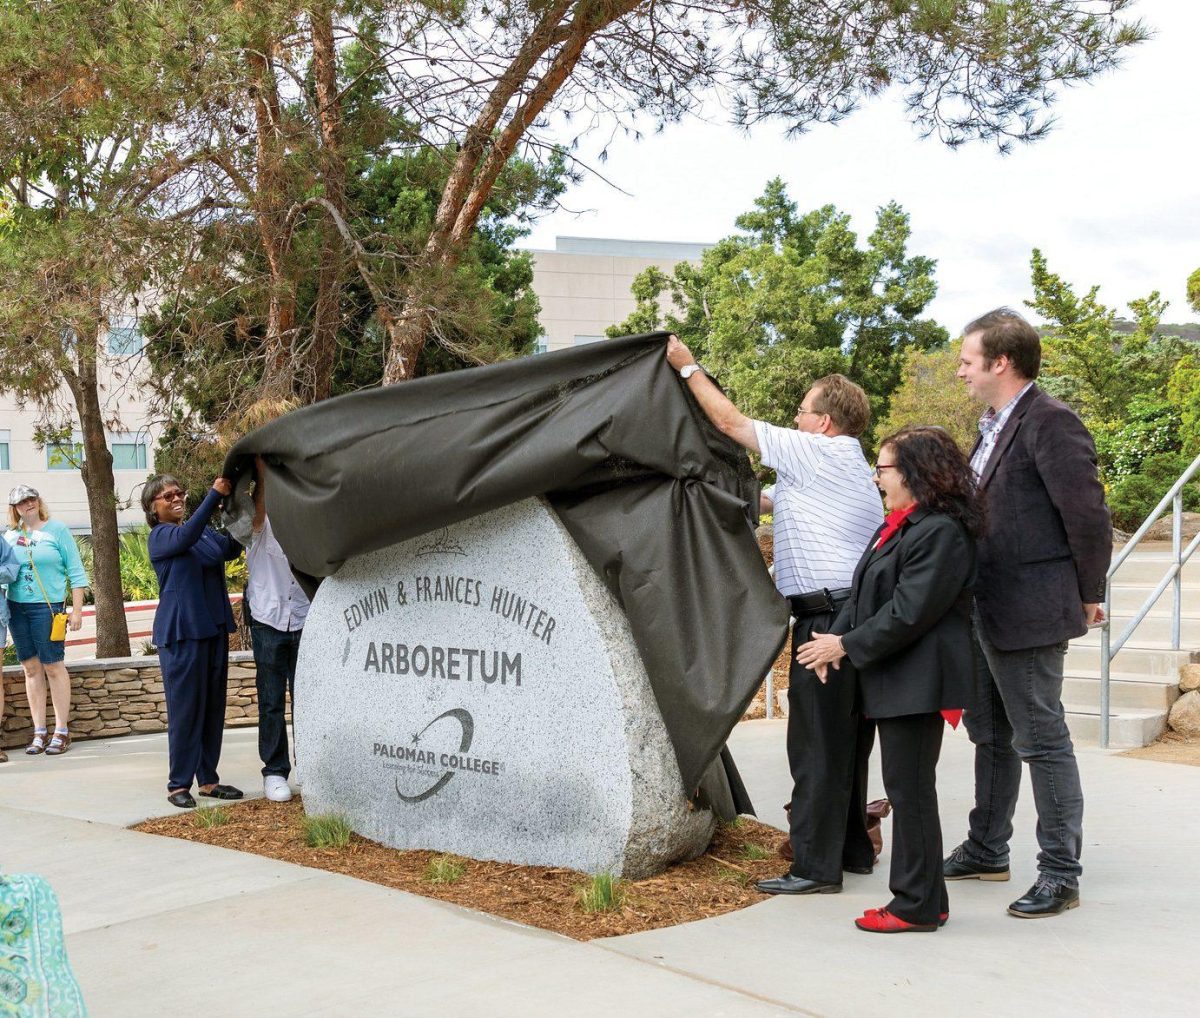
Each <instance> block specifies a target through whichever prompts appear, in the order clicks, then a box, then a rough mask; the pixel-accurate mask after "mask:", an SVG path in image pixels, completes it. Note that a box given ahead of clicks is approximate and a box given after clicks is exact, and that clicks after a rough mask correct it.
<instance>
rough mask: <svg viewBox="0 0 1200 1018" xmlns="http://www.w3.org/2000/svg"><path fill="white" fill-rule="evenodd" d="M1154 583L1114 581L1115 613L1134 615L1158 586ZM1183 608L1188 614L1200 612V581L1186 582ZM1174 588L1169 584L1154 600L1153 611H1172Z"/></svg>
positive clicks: (1113, 605)
mask: <svg viewBox="0 0 1200 1018" xmlns="http://www.w3.org/2000/svg"><path fill="white" fill-rule="evenodd" d="M1157 585H1158V584H1157V582H1154V583H1125V582H1121V583H1114V584H1113V588H1112V609H1113V614H1114V615H1122V614H1124V615H1132V614H1133V613H1135V612H1137V611H1139V610H1140V609H1141V607H1142V604H1143V603H1144V602H1145V600H1146V598H1148V597H1149V596H1150V595H1151V594H1152V593H1154V588H1155V587H1156V586H1157ZM1182 595H1183V596H1182V598H1181V603H1182V608H1183V612H1184V614H1186V615H1197V614H1200V583H1184V584H1183V591H1182ZM1174 599H1175V593H1174V588H1173V587H1170V586H1168V587H1167V589H1166V590H1164V591H1163V592H1162V594H1160V595H1159V597H1158V599H1157V600H1156V601H1155V602H1154V604H1153V606H1152V608H1151V611H1153V612H1155V613H1168V614H1169V613H1170V612H1171V610H1172V606H1173V605H1174V603H1175V600H1174Z"/></svg>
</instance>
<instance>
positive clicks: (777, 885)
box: [754, 873, 842, 894]
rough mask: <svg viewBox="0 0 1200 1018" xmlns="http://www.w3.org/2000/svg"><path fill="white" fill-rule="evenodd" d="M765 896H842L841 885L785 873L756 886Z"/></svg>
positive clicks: (761, 881) (759, 882)
mask: <svg viewBox="0 0 1200 1018" xmlns="http://www.w3.org/2000/svg"><path fill="white" fill-rule="evenodd" d="M754 886H755V887H757V888H758V889H759V890H760V891H762V893H763V894H841V893H842V885H841V884H840V883H837V884H831V883H828V882H827V881H824V880H809V879H808V878H807V877H794V876H792V875H791V874H790V873H785V874H784V875H783V876H781V877H772V878H771V879H770V880H760V881H758V882H757V883H756V884H755V885H754Z"/></svg>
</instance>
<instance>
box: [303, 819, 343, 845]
mask: <svg viewBox="0 0 1200 1018" xmlns="http://www.w3.org/2000/svg"><path fill="white" fill-rule="evenodd" d="M304 843H305V844H306V845H308V847H309V848H345V847H346V846H347V845H349V844H350V824H349V823H347V822H346V818H345V817H344V816H342V815H341V814H340V813H322V814H320V815H318V816H311V817H310V816H306V817H305V818H304Z"/></svg>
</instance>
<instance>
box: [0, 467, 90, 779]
mask: <svg viewBox="0 0 1200 1018" xmlns="http://www.w3.org/2000/svg"><path fill="white" fill-rule="evenodd" d="M8 519H9V524H10V529H9V530H8V531H7V532H6V533H5V535H4V540H5V541H6V542H7V543H8V544H9V545H10V546H11V547H12V549H13V551H15V552H16V554H17V559H18V560H19V561H20V563H21V570H20V572H19V573H17V578H16V579H15V580H14V581H13V582H12V583H10V584H9V585H8V610H9V614H10V616H11V617H10V619H9V629H10V630H11V631H12V638H13V643H14V644H16V647H17V657H19V658H20V659H21V666H22V667H23V668H24V669H25V692H26V694H27V695H28V697H29V713H30V714H31V715H33V739H32V740H31V741H30V743H29V746H28V748H27V749H26V750H25V752H26V753H28V754H30V755H35V754H37V753H41V752H43V751H45V752H46V753H48V754H49V755H51V756H57V755H59V754H60V753H65V752H66V751H67V750H68V749H70V747H71V733H70V730H69V728H68V722H69V721H70V717H71V677H70V676H69V675H68V674H67V666H66V664H64V663H63V658H64V656H65V651H66V640H65V639H64V640H52V639H51V638H50V636H51V633H50V627H51V623H52V619H53V616H54V615H55V614H57V613H58V612H61V611H62V610H63V602H64V601H65V599H66V595H67V583H68V581H69V582H70V585H71V609H72V610H71V621H70V628H71V630H72V632H78V631H79V628H80V627H81V626H82V625H83V592H84V590H86V589H87V585H88V579H87V573H85V572H84V569H83V562H82V560H81V559H80V558H79V548H78V547H77V546H76V545H75V538H73V537H72V536H71V531H70V530H68V529H67V527H66V525H65V524H63V523H60V522H59V521H58V520H52V519H50V511H49V510H48V509H47V508H46V503H45V502H43V501H42V497H41V496H40V495H39V494H38V493H37V490H36V489H34V488H31V487H29V485H27V484H18V485H17V486H16V487H15V488H13V490H12V491H10V492H9V493H8ZM47 683H49V686H50V698H51V700H52V701H53V702H54V735H53V737H51V738H50V740H49V741H48V742H47V738H46V737H47V731H46V685H47Z"/></svg>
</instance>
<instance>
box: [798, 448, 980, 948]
mask: <svg viewBox="0 0 1200 1018" xmlns="http://www.w3.org/2000/svg"><path fill="white" fill-rule="evenodd" d="M875 483H876V484H877V485H878V486H879V488H880V489H881V490H882V491H883V496H884V506H885V508H886V509H887V510H888V515H887V517H886V519H885V520H884V524H883V526H882V527H881V528H880V530H879V532H878V533H877V534H876V536H875V538H874V539H872V541H871V543H870V545H868V547H867V550H866V552H865V553H864V554H863V557H862V559H861V560H860V561H859V563H858V566H857V567H856V569H855V571H854V579H853V582H852V585H851V594H850V598H849V599H848V600H847V601H846V604H845V606H844V607H843V608H842V610H841V611H840V612H839V613H838V616H837V618H836V619H834V621H833V624H832V625H831V626H830V632H829V633H822V634H814V636H813V639H812V640H811V641H810V642H808V643H806V644H805V645H804V646H803V647H801V648H800V649H799V651H798V652H797V654H796V658H797V660H799V661H800V663H801V664H804V665H807V666H808V667H810V668H812V669H813V670H814V671H815V672H816V673H817V675H818V677H820V678H821V680H822V681H825V680H826V679H827V677H828V668H829V666H830V665H832V666H833V667H834V668H838V667H839V665H840V663H841V660H842V658H843V657H844V658H846V659H848V660H849V661H850V663H851V664H852V665H853V666H854V671H855V672H856V673H857V681H858V688H859V696H860V697H861V699H862V711H863V713H864V714H865V715H866V716H868V717H870V718H872V719H873V720H874V721H875V723H876V725H877V726H878V729H879V743H880V748H881V750H882V765H883V784H884V787H885V788H886V789H887V793H888V798H889V799H891V801H892V808H893V819H892V866H891V876H890V879H889V885H890V887H891V891H892V900H891V901H890V902H889V903H888V904H887V905H886V906H884V907H883V908H873V909H868V910H867V912H866V913H865V914H864V915H863V916H862V917H861V918H859V919H856V920H855V924H856V925H857V926H858V928H859V929H860V930H865V931H867V932H869V933H907V932H914V931H923V932H932V931H935V930H937V929H938V928H939V927H940V926H942V925H943V924H944V923H945V922H946V920H947V918H948V917H949V903H948V898H947V895H946V881H945V878H944V876H943V873H942V828H941V818H940V817H939V815H938V801H937V786H936V783H935V777H936V769H937V761H938V756H939V754H940V753H941V748H942V735H943V732H944V730H945V722H946V721H949V722H950V723H951V724H953V725H956V726H957V724H958V721H959V719H960V717H961V716H962V708H963V706H964V705H966V703H967V697H968V695H969V694H970V689H971V686H970V683H971V677H972V676H973V675H974V671H973V659H972V655H973V650H972V643H971V600H972V590H973V587H974V583H975V538H976V537H978V536H979V534H980V533H981V532H982V529H983V524H984V515H983V507H982V503H981V502H980V500H979V498H978V496H977V493H976V489H975V475H974V474H973V473H972V472H971V466H970V464H969V463H968V462H967V458H966V457H965V456H964V455H963V453H962V450H960V449H959V448H958V446H957V445H956V444H955V442H954V440H953V439H952V438H951V437H950V436H949V435H948V434H947V433H946V432H945V431H943V430H942V429H941V428H927V427H911V428H904V429H902V430H901V431H898V432H896V434H894V435H892V436H890V437H889V438H886V439H884V440H883V443H882V445H881V447H880V450H879V459H878V462H877V464H876V467H875ZM943 719H944V720H943Z"/></svg>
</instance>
